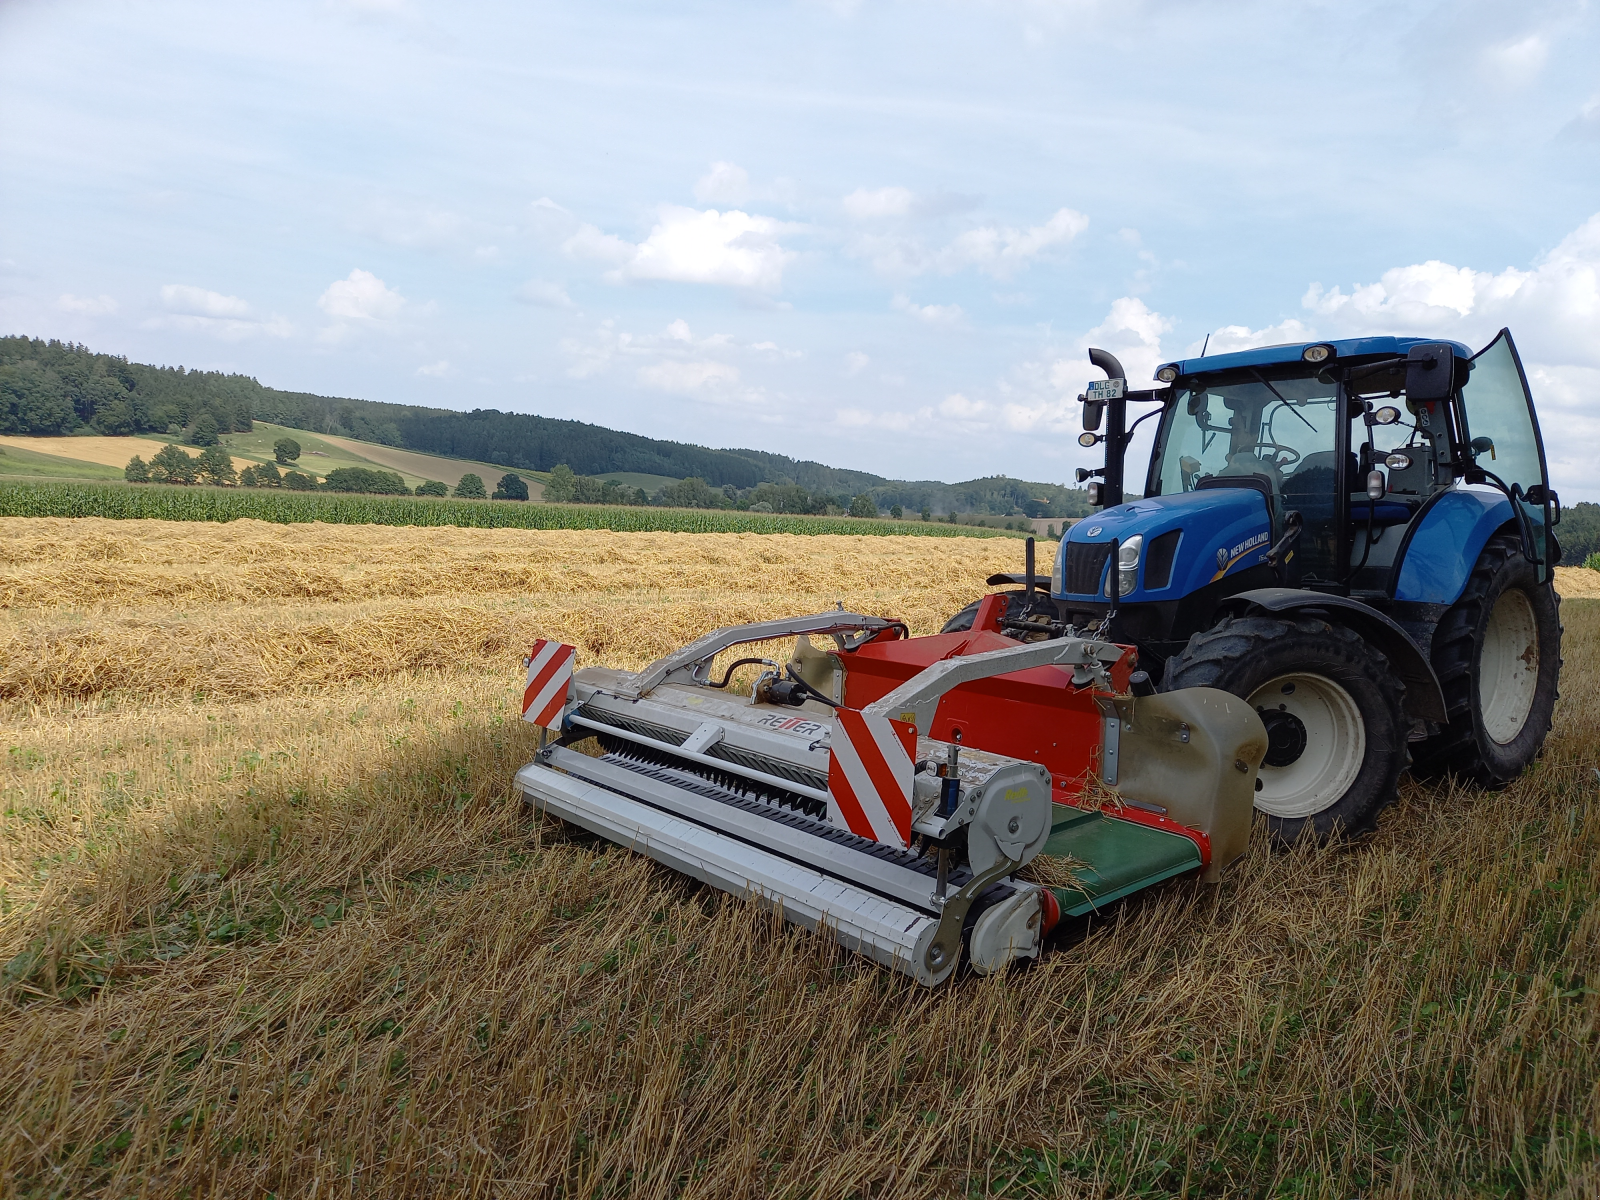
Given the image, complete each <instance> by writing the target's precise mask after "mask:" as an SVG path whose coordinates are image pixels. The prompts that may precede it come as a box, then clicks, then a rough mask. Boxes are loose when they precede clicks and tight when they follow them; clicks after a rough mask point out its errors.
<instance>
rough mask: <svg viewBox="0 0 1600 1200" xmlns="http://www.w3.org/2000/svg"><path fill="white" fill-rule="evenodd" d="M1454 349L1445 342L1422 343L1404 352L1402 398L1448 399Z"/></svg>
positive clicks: (1452, 384)
mask: <svg viewBox="0 0 1600 1200" xmlns="http://www.w3.org/2000/svg"><path fill="white" fill-rule="evenodd" d="M1455 367H1456V352H1455V347H1453V346H1452V345H1450V343H1449V342H1424V343H1422V344H1421V345H1419V346H1413V347H1411V350H1410V351H1409V352H1408V353H1407V354H1406V399H1408V400H1410V401H1412V402H1413V403H1417V404H1421V403H1424V402H1426V401H1430V400H1448V399H1449V398H1450V395H1451V393H1452V392H1454V391H1455V383H1456V369H1455Z"/></svg>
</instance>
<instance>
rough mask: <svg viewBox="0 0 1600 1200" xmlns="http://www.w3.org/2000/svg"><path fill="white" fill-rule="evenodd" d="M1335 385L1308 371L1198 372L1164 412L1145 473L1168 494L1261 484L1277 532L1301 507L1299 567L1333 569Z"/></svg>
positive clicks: (1309, 571) (1332, 572) (1311, 571)
mask: <svg viewBox="0 0 1600 1200" xmlns="http://www.w3.org/2000/svg"><path fill="white" fill-rule="evenodd" d="M1338 395H1339V389H1338V386H1337V385H1336V384H1333V383H1327V382H1323V381H1321V380H1319V379H1318V378H1317V377H1316V375H1315V374H1313V373H1310V372H1308V373H1306V374H1305V375H1300V376H1291V377H1289V378H1285V379H1270V380H1269V378H1268V377H1266V376H1265V375H1262V374H1258V373H1256V372H1250V373H1248V375H1247V376H1246V377H1245V378H1240V376H1239V375H1238V374H1236V373H1230V374H1229V375H1227V376H1223V377H1222V379H1221V381H1216V382H1213V381H1209V380H1206V381H1196V384H1195V386H1194V387H1192V388H1190V389H1189V390H1187V391H1180V392H1179V393H1178V396H1177V402H1176V404H1175V405H1174V406H1173V408H1172V410H1171V411H1170V413H1169V414H1168V415H1167V417H1166V418H1165V420H1164V421H1163V422H1162V430H1161V435H1160V440H1159V443H1158V445H1157V447H1156V462H1155V463H1153V464H1152V465H1153V467H1154V471H1153V472H1152V473H1153V474H1154V475H1155V478H1154V479H1153V480H1152V481H1151V482H1152V483H1153V484H1154V485H1155V490H1156V491H1158V492H1159V493H1160V494H1161V495H1168V496H1170V495H1175V494H1176V493H1179V492H1191V491H1195V490H1197V489H1199V488H1205V487H1226V486H1229V480H1230V478H1233V479H1238V480H1239V483H1238V486H1256V487H1262V490H1263V491H1265V492H1266V493H1267V494H1268V496H1269V499H1268V509H1269V511H1270V512H1271V514H1272V517H1273V523H1274V536H1276V534H1277V533H1279V532H1281V522H1282V521H1283V518H1284V514H1285V513H1286V512H1287V511H1289V510H1290V509H1293V510H1295V511H1297V512H1299V513H1300V515H1301V519H1302V521H1303V523H1304V535H1303V537H1302V538H1301V543H1300V547H1299V552H1298V555H1297V559H1298V561H1297V562H1296V564H1295V567H1296V573H1297V575H1299V574H1301V573H1304V574H1305V575H1306V576H1308V577H1320V578H1324V579H1332V578H1337V577H1338V576H1339V575H1340V574H1341V572H1340V571H1339V570H1338V569H1337V564H1336V556H1337V553H1338V545H1339V539H1338V530H1337V528H1336V526H1335V512H1336V504H1335V501H1336V497H1337V494H1338V456H1337V453H1336V450H1335V447H1336V446H1337V445H1338V435H1337V430H1336V425H1337V411H1338ZM1246 478H1248V480H1249V482H1246ZM1263 485H1264V486H1263Z"/></svg>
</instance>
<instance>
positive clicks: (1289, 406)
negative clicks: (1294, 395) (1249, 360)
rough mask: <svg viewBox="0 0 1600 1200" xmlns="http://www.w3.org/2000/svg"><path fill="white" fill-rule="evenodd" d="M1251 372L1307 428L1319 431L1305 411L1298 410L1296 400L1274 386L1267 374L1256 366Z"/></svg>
mask: <svg viewBox="0 0 1600 1200" xmlns="http://www.w3.org/2000/svg"><path fill="white" fill-rule="evenodd" d="M1250 374H1252V375H1254V376H1255V377H1256V378H1257V379H1259V380H1260V381H1261V384H1262V386H1263V387H1265V388H1266V389H1267V391H1269V392H1271V393H1272V394H1273V395H1274V396H1276V397H1277V398H1278V399H1279V400H1281V401H1282V402H1283V405H1284V407H1285V408H1287V409H1288V410H1289V411H1290V412H1292V413H1294V415H1295V416H1297V417H1299V418H1300V422H1301V424H1303V425H1304V426H1305V427H1306V428H1307V429H1309V430H1311V432H1312V433H1315V432H1316V431H1317V427H1316V426H1315V425H1313V424H1312V423H1311V422H1310V421H1307V420H1306V418H1305V414H1304V413H1302V412H1298V411H1296V409H1295V406H1294V402H1293V401H1292V400H1290V399H1289V398H1288V397H1287V396H1285V395H1284V394H1283V393H1282V392H1280V391H1279V390H1278V389H1277V388H1275V387H1273V386H1272V381H1271V380H1270V379H1268V378H1267V377H1266V376H1265V375H1263V374H1262V373H1261V372H1260V371H1258V370H1256V369H1255V368H1254V367H1251V368H1250Z"/></svg>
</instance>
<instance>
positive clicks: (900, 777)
mask: <svg viewBox="0 0 1600 1200" xmlns="http://www.w3.org/2000/svg"><path fill="white" fill-rule="evenodd" d="M916 752H917V729H916V726H914V725H908V724H907V723H906V722H904V721H896V720H895V719H894V718H893V717H878V716H872V717H869V716H865V715H863V714H862V713H860V712H859V711H857V710H856V709H853V708H838V709H835V710H834V713H833V737H832V738H831V739H830V742H829V749H828V819H829V820H830V821H832V822H833V823H834V824H835V825H842V826H844V827H845V828H846V829H848V830H850V832H851V833H854V834H857V835H859V836H861V837H865V838H871V839H872V840H873V841H875V842H882V843H884V844H885V845H887V846H899V847H900V848H901V849H904V848H905V847H906V846H907V845H909V844H910V841H911V777H912V776H913V775H914V774H916V765H915V764H914V763H913V762H912V758H913V757H914V756H915V754H916Z"/></svg>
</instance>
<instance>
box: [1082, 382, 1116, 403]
mask: <svg viewBox="0 0 1600 1200" xmlns="http://www.w3.org/2000/svg"><path fill="white" fill-rule="evenodd" d="M1124 386H1125V383H1124V381H1123V380H1121V379H1096V380H1095V381H1094V382H1093V383H1091V384H1090V385H1089V390H1088V391H1087V392H1085V393H1084V396H1083V398H1084V399H1085V400H1087V401H1089V403H1091V404H1104V403H1105V402H1106V401H1107V400H1120V399H1121V398H1122V394H1123V390H1124Z"/></svg>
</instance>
